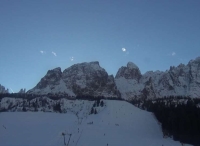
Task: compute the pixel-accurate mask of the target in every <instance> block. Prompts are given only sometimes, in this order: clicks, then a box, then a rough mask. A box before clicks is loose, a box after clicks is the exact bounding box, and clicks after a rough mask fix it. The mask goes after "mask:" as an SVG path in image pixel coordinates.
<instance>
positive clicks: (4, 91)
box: [0, 84, 9, 93]
mask: <svg viewBox="0 0 200 146" xmlns="http://www.w3.org/2000/svg"><path fill="white" fill-rule="evenodd" d="M0 93H9V90H8V89H6V88H5V87H4V86H2V85H1V84H0Z"/></svg>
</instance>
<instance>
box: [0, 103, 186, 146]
mask: <svg viewBox="0 0 200 146" xmlns="http://www.w3.org/2000/svg"><path fill="white" fill-rule="evenodd" d="M79 102H80V103H82V102H83V101H79ZM86 102H89V101H84V104H86V105H90V104H91V103H86ZM104 102H105V104H106V106H104V107H102V110H101V111H99V113H98V114H97V115H94V114H93V115H89V116H82V117H83V120H82V123H79V122H78V119H77V116H76V115H75V114H74V113H73V112H67V113H64V114H58V113H43V112H3V113H0V145H3V146H15V145H20V146H35V145H37V146H38V145H40V146H63V145H64V142H63V137H62V135H61V133H62V132H64V133H66V134H72V136H71V140H70V143H69V146H94V145H95V146H107V144H108V146H122V145H126V146H133V145H137V146H162V145H163V146H181V144H180V142H177V141H173V140H172V139H170V138H163V135H162V131H161V127H160V125H159V124H158V122H157V121H156V119H155V117H154V116H153V114H152V113H150V112H146V111H143V110H141V109H139V108H137V107H135V106H133V105H131V104H129V103H127V102H125V101H114V100H111V101H109V100H104ZM85 107H88V106H85ZM84 110H88V109H87V108H83V111H84ZM82 115H84V113H82ZM92 123H93V124H92ZM68 138H69V135H66V141H68ZM185 146H186V145H185Z"/></svg>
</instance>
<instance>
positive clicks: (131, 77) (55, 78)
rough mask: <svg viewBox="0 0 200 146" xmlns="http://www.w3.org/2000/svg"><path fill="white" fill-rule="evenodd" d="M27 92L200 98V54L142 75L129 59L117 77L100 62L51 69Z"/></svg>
mask: <svg viewBox="0 0 200 146" xmlns="http://www.w3.org/2000/svg"><path fill="white" fill-rule="evenodd" d="M27 93H33V94H39V95H46V94H49V93H51V94H67V95H69V96H73V97H75V96H82V95H84V96H103V97H116V98H120V97H121V98H123V99H126V100H131V99H133V98H157V97H164V96H190V97H194V98H195V97H200V57H198V58H196V59H195V60H191V61H190V62H189V63H188V64H187V65H183V64H180V65H179V66H177V67H170V69H169V70H167V71H165V72H161V71H156V72H153V71H149V72H146V73H145V74H143V75H142V74H141V72H140V70H139V68H138V66H137V65H135V64H134V63H132V62H128V63H127V66H126V67H121V68H120V69H119V70H118V72H117V74H116V76H115V78H114V77H113V76H112V75H108V73H107V72H106V71H105V69H103V68H102V67H100V65H99V62H89V63H79V64H75V65H72V66H71V67H69V68H67V69H65V70H64V71H63V72H62V71H61V68H55V69H53V70H49V71H48V72H47V74H46V75H45V76H44V77H43V78H42V79H41V80H40V82H39V83H38V84H37V85H36V86H35V87H34V88H33V89H31V90H29V91H28V92H27Z"/></svg>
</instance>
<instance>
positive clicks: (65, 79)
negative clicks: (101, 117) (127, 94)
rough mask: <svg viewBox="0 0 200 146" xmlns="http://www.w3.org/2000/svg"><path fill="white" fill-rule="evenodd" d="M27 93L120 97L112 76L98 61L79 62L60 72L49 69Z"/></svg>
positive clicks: (57, 69)
mask: <svg viewBox="0 0 200 146" xmlns="http://www.w3.org/2000/svg"><path fill="white" fill-rule="evenodd" d="M28 93H29V94H40V95H41V94H42V95H46V94H48V93H53V94H59V93H61V94H62V93H66V94H68V95H69V96H79V95H85V96H87V95H89V96H103V97H116V98H118V97H120V93H119V91H118V90H117V87H116V85H115V82H114V77H113V76H112V75H111V76H109V75H108V73H107V72H106V71H105V69H103V68H102V67H100V65H99V62H89V63H79V64H75V65H72V66H71V67H69V68H67V69H65V70H64V71H63V72H61V68H55V69H53V70H49V71H48V72H47V74H46V75H45V76H44V77H43V78H42V79H41V81H40V82H39V83H38V84H37V85H36V87H34V88H33V89H31V90H29V91H28Z"/></svg>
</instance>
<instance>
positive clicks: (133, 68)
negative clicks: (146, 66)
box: [115, 62, 142, 82]
mask: <svg viewBox="0 0 200 146" xmlns="http://www.w3.org/2000/svg"><path fill="white" fill-rule="evenodd" d="M120 77H124V78H125V79H135V80H136V81H137V82H139V80H140V78H141V77H142V75H141V72H140V70H139V68H138V67H137V65H135V64H134V63H132V62H128V63H127V67H124V66H122V67H121V68H120V69H119V70H118V72H117V74H116V76H115V78H116V79H118V78H120Z"/></svg>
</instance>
